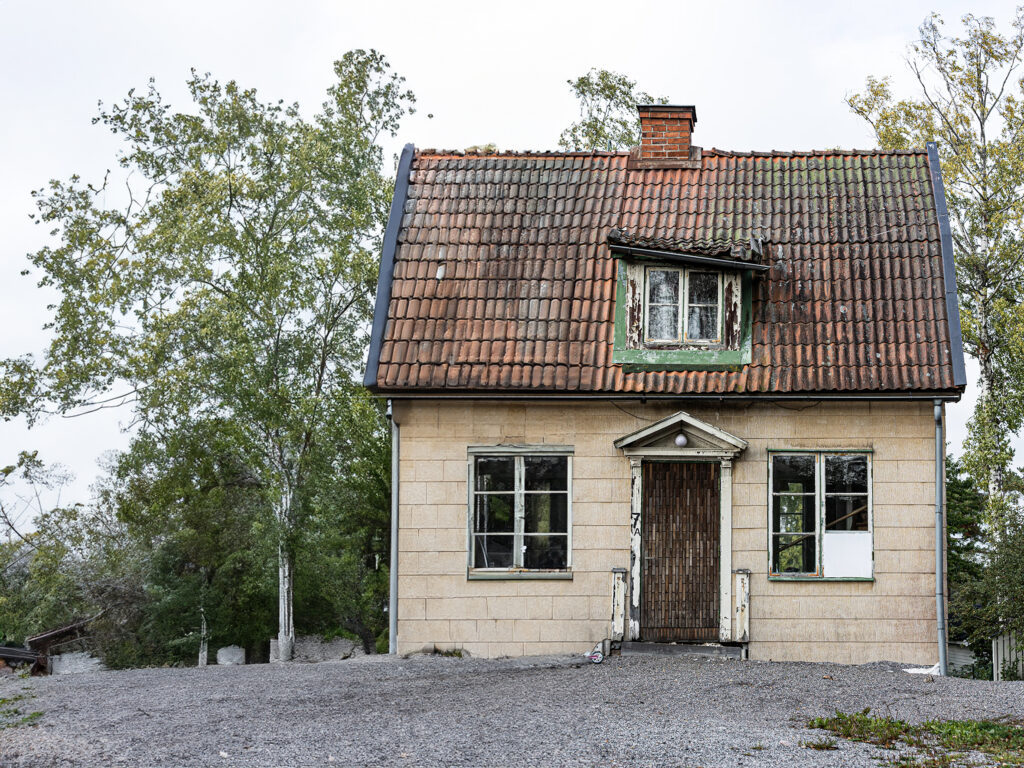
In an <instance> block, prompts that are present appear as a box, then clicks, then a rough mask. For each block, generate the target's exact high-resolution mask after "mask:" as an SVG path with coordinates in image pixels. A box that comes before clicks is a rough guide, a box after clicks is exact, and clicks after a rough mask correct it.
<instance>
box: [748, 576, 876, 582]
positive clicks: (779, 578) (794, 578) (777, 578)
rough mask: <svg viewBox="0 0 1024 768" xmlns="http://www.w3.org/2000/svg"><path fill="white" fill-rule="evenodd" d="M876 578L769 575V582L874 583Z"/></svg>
mask: <svg viewBox="0 0 1024 768" xmlns="http://www.w3.org/2000/svg"><path fill="white" fill-rule="evenodd" d="M874 580H875V577H874V576H804V575H796V576H781V575H776V574H769V576H768V581H868V582H871V581H874Z"/></svg>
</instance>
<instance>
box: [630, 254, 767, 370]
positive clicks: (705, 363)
mask: <svg viewBox="0 0 1024 768" xmlns="http://www.w3.org/2000/svg"><path fill="white" fill-rule="evenodd" d="M616 261H617V273H616V294H615V336H614V344H613V347H612V363H614V364H616V365H621V366H622V370H623V371H626V372H630V371H736V370H739V369H741V368H742V367H743V366H744V365H749V364H750V362H751V359H752V349H753V332H752V327H751V322H752V308H751V305H752V295H753V271H752V270H742V269H741V270H737V274H736V275H735V276H734V277H730V280H733V281H735V283H736V284H738V285H739V288H740V296H739V300H738V307H737V309H738V310H739V321H740V322H739V341H738V344H737V345H736V346H730V347H729V348H725V347H723V346H722V345H720V344H713V343H704V344H697V343H693V342H688V343H686V344H685V345H683V344H682V343H679V342H677V344H678V345H679V346H682V347H683V348H678V346H677V347H673V346H671V344H672V343H671V342H660V343H658V342H655V343H650V342H647V341H646V340H645V332H646V324H647V318H646V314H645V312H646V310H645V309H644V299H645V298H646V293H647V281H646V278H645V271H646V270H645V268H646V267H648V266H651V267H657V268H661V269H673V268H677V269H680V270H683V269H686V268H685V267H674V266H673V265H668V264H664V263H659V264H650V265H648V264H645V263H642V262H637V261H630V260H628V259H625V258H618V259H616ZM697 271H714V270H708V269H706V268H703V269H702V268H697ZM719 274H721V275H722V277H721V278H720V280H721V283H720V284H721V285H722V288H721V293H720V296H721V299H720V307H721V313H722V319H721V324H720V326H719V329H720V333H723V334H724V333H725V327H724V322H725V317H724V315H725V303H726V302H725V296H724V293H725V290H724V285H725V281H726V273H725V272H724V271H722V272H720V273H719ZM631 275H632V276H635V277H631ZM633 286H637V288H636V289H635V290H634V287H633Z"/></svg>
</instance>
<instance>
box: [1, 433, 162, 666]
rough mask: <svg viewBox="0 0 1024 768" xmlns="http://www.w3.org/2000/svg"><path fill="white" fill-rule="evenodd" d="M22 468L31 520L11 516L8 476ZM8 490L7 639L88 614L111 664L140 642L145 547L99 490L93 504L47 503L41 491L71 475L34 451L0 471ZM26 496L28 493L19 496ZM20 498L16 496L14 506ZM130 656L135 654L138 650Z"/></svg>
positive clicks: (4, 570)
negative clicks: (47, 463)
mask: <svg viewBox="0 0 1024 768" xmlns="http://www.w3.org/2000/svg"><path fill="white" fill-rule="evenodd" d="M15 474H17V475H18V476H19V479H20V480H22V481H23V482H24V483H25V484H26V485H25V486H24V487H26V488H28V489H29V490H30V492H31V495H30V498H31V504H30V507H29V509H31V512H32V518H31V519H30V520H28V519H24V518H23V517H22V519H21V520H20V521H19V520H18V519H17V517H16V516H14V515H12V514H10V512H9V510H10V508H11V506H12V505H11V504H10V503H9V501H10V495H13V496H15V497H19V496H21V494H19V493H18V492H17V491H14V492H12V489H11V483H10V481H11V478H12V476H14V475H15ZM0 475H2V478H0V490H2V491H4V492H5V498H4V499H3V502H2V506H3V507H4V510H5V512H4V514H3V527H2V529H0V530H3V532H4V533H5V534H6V535H7V537H8V540H7V542H6V543H5V544H2V545H0V627H3V632H2V634H3V635H5V636H6V637H7V639H8V640H13V641H16V642H21V641H23V640H24V639H25V637H26V636H29V635H32V634H36V633H38V632H42V631H44V630H48V629H53V628H55V627H60V626H62V625H66V624H70V623H72V622H76V621H80V620H83V619H92V621H91V622H90V626H89V634H90V636H91V637H92V638H93V642H94V644H95V646H96V647H97V650H99V651H100V653H101V654H102V655H103V656H104V658H105V659H106V660H107V661H108V663H110V664H111V665H112V666H117V665H118V660H119V659H124V658H125V654H124V653H123V650H124V649H125V648H132V649H134V648H135V646H136V642H135V635H134V631H133V630H134V627H135V626H136V625H137V624H138V621H139V618H140V617H141V612H140V609H141V606H142V605H143V604H144V603H145V595H144V588H143V584H144V582H145V574H146V569H147V563H148V560H147V558H146V554H145V552H143V551H142V550H141V549H140V548H139V547H138V546H137V545H136V542H135V540H134V539H133V538H132V537H131V535H130V534H129V531H128V528H127V526H126V525H125V524H124V522H123V521H122V520H120V519H118V517H117V514H116V510H115V509H114V508H113V507H112V506H111V505H110V504H109V503H107V501H108V499H107V498H106V496H105V494H103V493H101V494H100V496H99V497H98V499H97V503H96V504H94V505H91V506H88V507H86V506H83V505H80V504H75V505H71V506H60V505H59V504H58V505H56V506H50V504H49V503H47V502H44V493H43V491H45V490H47V489H51V490H52V489H54V488H56V487H59V485H60V484H61V483H62V482H63V481H64V479H66V473H64V471H63V470H62V469H61V468H60V467H46V466H45V465H44V464H43V463H42V461H40V460H39V459H38V457H37V456H36V455H35V454H34V453H22V454H21V455H20V456H19V460H18V464H17V465H15V466H12V467H7V468H6V469H4V470H3V471H2V472H0ZM22 498H24V497H22ZM17 504H18V502H15V505H17ZM128 657H129V659H130V660H131V661H135V660H137V659H138V654H137V653H135V652H134V650H133V652H132V653H130V654H128Z"/></svg>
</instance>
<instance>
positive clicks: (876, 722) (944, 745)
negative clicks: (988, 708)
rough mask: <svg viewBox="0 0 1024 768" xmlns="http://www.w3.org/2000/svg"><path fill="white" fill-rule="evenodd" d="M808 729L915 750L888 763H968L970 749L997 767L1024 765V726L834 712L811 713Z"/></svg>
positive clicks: (977, 721)
mask: <svg viewBox="0 0 1024 768" xmlns="http://www.w3.org/2000/svg"><path fill="white" fill-rule="evenodd" d="M807 725H808V727H809V728H819V729H823V730H827V731H831V732H832V733H834V734H836V735H838V736H841V737H843V738H844V739H848V740H850V741H862V742H867V743H869V744H875V745H877V746H880V747H885V748H887V749H896V748H898V747H899V746H901V745H905V746H908V747H912V748H914V749H916V750H918V751H917V752H914V753H907V754H903V755H901V756H900V757H899V758H897V760H896V761H895V762H894V763H893V764H894V765H901V766H908V768H909V767H910V766H919V767H921V768H924V767H925V766H946V765H949V766H952V765H962V766H971V765H976V764H977V763H976V762H975V761H974V760H973V759H971V756H970V753H972V752H973V753H981V754H982V755H985V756H987V757H990V758H992V759H993V760H995V761H996V764H998V765H1024V728H1022V727H1021V726H1020V725H1017V724H1014V723H1008V722H1000V721H996V720H929V721H927V722H924V723H921V724H920V725H912V724H910V723H907V722H905V721H903V720H896V719H894V718H891V717H877V716H873V715H871V710H870V709H865V710H863V711H862V712H854V713H845V712H838V711H837V712H836V714H835V716H834V717H816V718H814V719H812V720H810V721H809V722H808V724H807Z"/></svg>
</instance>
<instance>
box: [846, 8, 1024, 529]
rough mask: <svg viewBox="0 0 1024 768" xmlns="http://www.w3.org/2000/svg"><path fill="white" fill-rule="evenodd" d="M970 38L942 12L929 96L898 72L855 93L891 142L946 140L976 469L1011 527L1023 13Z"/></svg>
mask: <svg viewBox="0 0 1024 768" xmlns="http://www.w3.org/2000/svg"><path fill="white" fill-rule="evenodd" d="M962 23H963V27H964V35H963V36H962V37H950V36H946V35H944V34H943V31H942V27H943V21H942V18H941V17H940V16H938V15H937V14H932V15H931V16H930V17H929V18H927V19H926V20H925V22H924V23H923V24H922V25H921V27H920V37H919V39H918V40H917V41H916V42H915V43H913V44H912V45H911V47H910V53H909V56H908V64H909V66H910V69H911V71H912V72H913V74H914V76H915V78H916V80H917V85H918V96H917V97H916V98H907V99H900V100H897V99H896V98H895V97H894V96H893V93H892V90H891V81H890V79H889V78H881V79H878V78H874V77H869V78H868V79H867V85H866V89H865V91H864V92H863V93H860V94H855V95H852V96H849V97H847V103H848V105H849V106H850V108H851V109H852V110H853V112H854V113H856V114H857V115H860V116H861V117H862V118H864V119H865V120H866V121H867V122H868V123H869V124H870V125H871V127H872V128H873V130H874V132H875V135H876V137H877V139H878V143H879V145H880V146H882V147H883V148H885V149H907V148H909V147H912V146H918V147H919V146H923V145H924V143H925V142H927V141H936V142H937V144H938V148H939V157H940V162H941V165H942V175H943V180H944V182H945V187H946V196H947V203H948V207H949V213H950V223H951V228H952V234H953V245H954V251H955V260H956V273H957V285H958V288H959V295H960V302H961V303H960V314H961V326H962V331H963V339H964V348H965V349H966V351H967V352H968V354H970V355H971V356H972V357H974V358H975V359H976V360H977V361H978V364H979V367H980V371H981V377H980V382H979V384H980V387H979V389H980V394H979V398H978V403H977V406H976V408H975V411H974V414H973V417H972V419H971V424H970V431H969V438H968V441H967V443H966V445H965V448H966V454H965V466H966V467H967V468H968V470H969V471H970V472H971V473H972V474H973V475H974V476H975V477H977V478H979V479H981V480H982V482H983V484H984V486H985V487H986V489H987V502H986V503H987V515H988V518H989V522H990V523H991V524H993V525H994V526H996V527H997V528H998V527H999V525H1000V520H1001V518H1002V517H1003V516H1004V515H1005V514H1006V511H1007V504H1008V501H1009V500H1008V498H1007V496H1006V493H1005V488H1004V484H1005V483H1004V480H1005V477H1006V474H1007V472H1008V471H1009V470H1010V467H1011V462H1012V459H1013V451H1012V449H1011V446H1010V438H1011V436H1012V435H1013V434H1015V433H1017V432H1019V431H1020V428H1021V425H1022V420H1024V308H1022V300H1024V249H1022V241H1024V79H1022V78H1020V77H1019V69H1020V65H1021V62H1022V54H1024V9H1021V10H1018V12H1017V15H1016V16H1015V18H1014V19H1013V21H1012V22H1011V31H1010V34H1009V35H1006V36H1004V35H1001V34H999V33H998V32H997V30H996V25H995V22H994V21H993V19H991V18H988V17H976V16H973V15H971V14H968V15H966V16H964V17H963V18H962Z"/></svg>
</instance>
